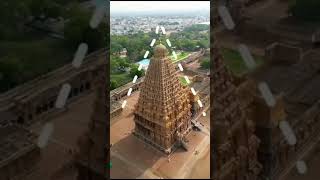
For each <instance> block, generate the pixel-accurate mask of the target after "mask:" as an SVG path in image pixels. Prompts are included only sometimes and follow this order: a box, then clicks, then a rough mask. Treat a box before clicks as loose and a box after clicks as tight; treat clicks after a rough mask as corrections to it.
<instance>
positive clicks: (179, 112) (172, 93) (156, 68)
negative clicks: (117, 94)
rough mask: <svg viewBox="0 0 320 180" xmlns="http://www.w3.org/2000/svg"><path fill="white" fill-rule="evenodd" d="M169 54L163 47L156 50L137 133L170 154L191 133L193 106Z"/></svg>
mask: <svg viewBox="0 0 320 180" xmlns="http://www.w3.org/2000/svg"><path fill="white" fill-rule="evenodd" d="M167 54H168V51H167V49H166V47H165V46H164V45H162V44H160V45H157V46H156V47H155V48H154V56H153V57H152V58H151V61H150V65H149V67H148V71H147V74H146V76H145V80H144V82H143V84H142V87H141V91H140V97H139V100H138V103H137V106H136V111H135V113H134V121H135V132H134V134H135V135H136V136H137V137H139V138H141V139H142V140H144V141H145V142H147V143H149V144H151V145H153V146H155V147H156V148H157V149H159V150H162V151H164V152H166V153H170V152H171V151H172V148H173V147H174V146H175V145H176V144H178V143H179V142H181V140H182V138H183V137H184V136H185V135H186V134H187V133H188V132H189V130H191V112H190V109H191V105H190V102H189V93H188V89H187V88H183V87H182V85H181V83H180V81H179V78H178V76H177V71H176V69H175V65H174V64H173V63H172V61H171V60H170V59H169V58H168V57H167Z"/></svg>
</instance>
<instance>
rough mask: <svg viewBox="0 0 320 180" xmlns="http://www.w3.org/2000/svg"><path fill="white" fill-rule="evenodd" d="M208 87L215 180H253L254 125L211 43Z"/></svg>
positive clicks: (256, 141)
mask: <svg viewBox="0 0 320 180" xmlns="http://www.w3.org/2000/svg"><path fill="white" fill-rule="evenodd" d="M214 41H215V43H214V44H213V49H212V50H213V52H212V53H213V67H212V68H213V69H212V71H211V72H212V73H213V74H212V79H211V83H212V84H211V87H213V88H212V91H213V92H212V93H211V94H212V95H213V98H212V99H211V100H212V101H211V104H212V105H213V114H212V117H213V119H212V123H213V124H212V127H213V129H212V134H213V135H212V137H213V139H212V141H211V142H213V144H212V145H213V156H211V157H212V158H213V164H211V169H212V172H213V178H214V179H216V180H231V179H232V180H244V179H250V180H256V179H257V178H258V174H259V173H260V171H261V165H260V163H259V162H258V160H257V151H258V147H259V143H260V140H259V139H258V138H257V137H256V136H255V134H254V131H255V125H254V123H253V122H252V121H251V120H249V119H248V118H247V116H246V112H245V111H244V109H242V108H241V106H240V103H239V101H238V99H237V97H236V93H235V90H236V89H235V86H234V84H233V79H232V75H231V73H230V72H229V71H228V70H227V68H226V67H225V65H224V63H223V58H222V55H221V53H220V52H219V48H218V46H217V43H216V39H214Z"/></svg>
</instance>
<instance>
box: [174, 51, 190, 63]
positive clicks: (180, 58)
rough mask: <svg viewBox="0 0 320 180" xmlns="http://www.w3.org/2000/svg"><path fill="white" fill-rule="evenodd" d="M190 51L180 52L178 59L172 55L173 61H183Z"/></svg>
mask: <svg viewBox="0 0 320 180" xmlns="http://www.w3.org/2000/svg"><path fill="white" fill-rule="evenodd" d="M189 54H191V53H189V52H182V53H178V54H177V60H174V57H173V55H171V56H170V58H171V59H172V61H173V63H177V62H180V61H183V60H184V59H185V58H186V57H188V56H189Z"/></svg>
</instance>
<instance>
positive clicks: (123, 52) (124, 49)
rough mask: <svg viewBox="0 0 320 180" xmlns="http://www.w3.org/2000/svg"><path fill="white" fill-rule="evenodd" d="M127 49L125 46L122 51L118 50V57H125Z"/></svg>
mask: <svg viewBox="0 0 320 180" xmlns="http://www.w3.org/2000/svg"><path fill="white" fill-rule="evenodd" d="M127 52H128V51H127V49H126V48H123V49H122V51H121V52H120V57H121V58H125V57H127Z"/></svg>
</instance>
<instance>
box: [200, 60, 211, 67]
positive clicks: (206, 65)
mask: <svg viewBox="0 0 320 180" xmlns="http://www.w3.org/2000/svg"><path fill="white" fill-rule="evenodd" d="M200 66H201V68H202V69H209V68H210V59H209V58H205V59H203V60H202V61H201V63H200Z"/></svg>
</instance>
